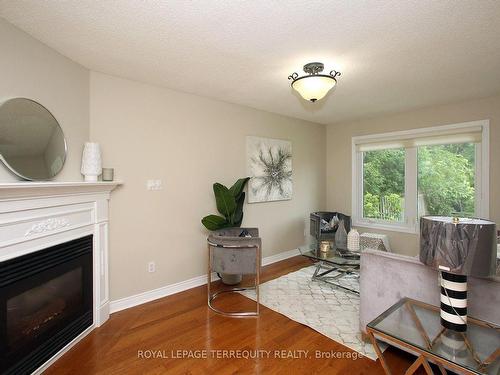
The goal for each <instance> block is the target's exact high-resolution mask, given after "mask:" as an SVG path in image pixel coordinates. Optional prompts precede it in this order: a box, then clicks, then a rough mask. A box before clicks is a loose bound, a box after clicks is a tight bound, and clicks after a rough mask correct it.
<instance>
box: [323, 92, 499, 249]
mask: <svg viewBox="0 0 500 375" xmlns="http://www.w3.org/2000/svg"><path fill="white" fill-rule="evenodd" d="M483 119H489V120H490V218H491V219H492V220H494V221H496V222H497V223H500V196H499V195H498V186H499V184H500V96H496V97H491V98H487V99H480V100H474V101H468V102H462V103H456V104H450V105H444V106H439V107H433V108H426V109H421V110H416V111H412V112H406V113H401V114H397V115H393V116H385V117H379V118H374V119H369V120H363V121H354V122H349V123H340V124H335V125H329V126H328V127H327V177H326V178H327V207H328V209H330V210H338V211H341V212H346V213H350V212H351V168H352V167H351V138H352V137H353V136H357V135H365V134H375V133H382V132H388V131H397V130H406V129H415V128H419V127H429V126H437V125H444V124H453V123H459V122H466V121H472V120H483ZM361 231H362V232H363V231H370V232H380V233H386V234H388V235H389V238H390V241H391V247H392V249H393V251H396V252H398V253H402V254H408V255H416V254H418V238H417V235H412V234H403V233H397V232H384V231H378V230H377V231H376V230H373V229H365V228H361Z"/></svg>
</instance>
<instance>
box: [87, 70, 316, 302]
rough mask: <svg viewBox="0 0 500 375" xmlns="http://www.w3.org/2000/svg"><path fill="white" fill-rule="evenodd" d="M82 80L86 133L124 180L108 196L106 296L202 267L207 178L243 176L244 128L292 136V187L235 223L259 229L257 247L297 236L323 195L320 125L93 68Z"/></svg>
mask: <svg viewBox="0 0 500 375" xmlns="http://www.w3.org/2000/svg"><path fill="white" fill-rule="evenodd" d="M90 82H91V83H90V98H91V100H90V134H91V138H92V139H93V140H95V141H97V142H100V144H101V146H102V151H103V160H104V165H105V166H109V167H114V168H115V171H116V175H117V177H118V178H120V179H122V180H123V181H124V185H123V187H121V188H119V189H118V190H116V191H115V192H113V194H112V199H111V202H110V207H111V218H110V219H111V220H110V225H111V228H110V245H111V246H110V247H111V254H110V258H111V259H110V263H111V299H112V300H116V299H118V298H121V297H126V296H130V295H133V294H136V293H139V292H143V291H147V290H151V289H154V288H158V287H162V286H165V285H168V284H171V283H175V282H179V281H183V280H186V279H189V278H191V277H195V276H199V275H203V274H204V273H205V272H206V247H205V246H206V245H205V238H206V234H207V233H206V231H205V230H204V228H203V227H202V225H201V223H200V220H201V218H202V217H203V216H204V215H206V214H209V213H216V209H215V203H214V197H213V192H212V183H214V182H216V181H219V182H221V183H223V184H226V185H231V184H232V183H233V182H234V181H235V180H236V179H237V178H239V177H243V176H245V175H246V159H245V136H246V135H257V136H265V137H273V138H281V139H288V140H291V141H292V147H293V173H294V174H293V189H294V192H293V199H292V200H290V201H281V202H270V203H257V204H246V205H245V208H244V212H245V217H244V221H243V225H246V226H257V227H259V228H260V231H261V237H262V239H263V253H264V256H269V255H273V254H277V253H279V252H283V251H286V250H291V249H293V248H295V247H297V246H299V245H300V244H302V243H303V242H304V222H305V218H306V217H307V216H308V215H309V212H310V211H313V210H317V209H321V208H323V206H324V204H325V203H326V199H325V186H326V182H325V173H324V172H325V168H326V166H325V135H326V128H325V126H323V125H318V124H313V123H309V122H305V121H301V120H296V119H292V118H287V117H283V116H278V115H274V114H271V113H267V112H263V111H258V110H254V109H251V108H247V107H243V106H239V105H234V104H227V103H223V102H219V101H214V100H209V99H205V98H201V97H198V96H193V95H188V94H183V93H179V92H175V91H171V90H167V89H162V88H157V87H153V86H150V85H145V84H141V83H137V82H132V81H129V80H124V79H120V78H115V77H112V76H108V75H104V74H100V73H91V80H90ZM148 179H161V180H162V181H163V185H164V186H163V190H160V191H148V190H146V181H147V180H148ZM153 260H154V261H155V262H156V272H155V273H148V271H147V263H148V262H149V261H153Z"/></svg>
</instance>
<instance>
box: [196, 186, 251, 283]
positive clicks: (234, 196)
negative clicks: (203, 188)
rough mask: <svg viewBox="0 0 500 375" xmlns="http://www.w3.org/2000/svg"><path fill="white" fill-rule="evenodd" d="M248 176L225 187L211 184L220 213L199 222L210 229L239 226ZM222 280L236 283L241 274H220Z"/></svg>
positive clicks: (241, 219)
mask: <svg viewBox="0 0 500 375" xmlns="http://www.w3.org/2000/svg"><path fill="white" fill-rule="evenodd" d="M249 179H250V177H244V178H240V179H238V181H236V182H235V183H234V184H233V186H231V187H230V188H227V187H226V186H224V185H222V184H221V183H218V182H216V183H215V184H214V185H213V189H214V195H215V203H216V206H217V211H219V213H220V214H221V215H222V216H220V215H208V216H205V217H204V218H203V219H201V223H202V224H203V225H204V226H205V228H207V229H208V230H210V231H214V230H218V229H223V228H232V227H240V226H241V222H242V221H243V204H244V203H245V192H244V191H243V190H244V189H245V186H246V184H247V182H248V180H249ZM219 277H220V278H221V280H222V282H223V283H224V284H227V285H234V284H238V283H239V282H240V281H241V275H228V274H220V275H219Z"/></svg>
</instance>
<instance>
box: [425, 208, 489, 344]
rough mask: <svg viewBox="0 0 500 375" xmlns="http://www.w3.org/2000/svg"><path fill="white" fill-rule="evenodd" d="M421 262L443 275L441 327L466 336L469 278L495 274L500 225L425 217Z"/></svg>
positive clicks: (479, 221)
mask: <svg viewBox="0 0 500 375" xmlns="http://www.w3.org/2000/svg"><path fill="white" fill-rule="evenodd" d="M420 261H421V262H422V263H424V264H426V265H428V266H431V267H433V268H437V269H438V270H439V271H440V276H441V282H440V284H441V297H440V300H441V308H440V316H441V325H442V326H443V327H444V328H447V329H449V330H451V331H455V332H465V331H466V330H467V276H476V277H487V276H493V275H494V274H495V271H496V225H495V223H493V222H491V221H488V220H481V219H460V218H452V217H441V216H426V217H423V218H422V219H421V220H420ZM458 337H461V336H458Z"/></svg>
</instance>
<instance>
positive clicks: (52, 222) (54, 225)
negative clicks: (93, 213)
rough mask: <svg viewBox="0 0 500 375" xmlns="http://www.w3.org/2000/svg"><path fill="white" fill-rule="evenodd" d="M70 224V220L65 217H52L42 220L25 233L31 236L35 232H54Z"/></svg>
mask: <svg viewBox="0 0 500 375" xmlns="http://www.w3.org/2000/svg"><path fill="white" fill-rule="evenodd" d="M67 226H69V220H68V219H65V218H60V217H57V218H50V219H46V220H44V221H40V222H38V223H36V224H33V226H32V227H31V228H30V229H28V230H27V231H26V233H25V234H24V236H25V237H28V236H31V235H33V234H39V233H45V232H52V231H54V230H57V229H61V228H64V227H67Z"/></svg>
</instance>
